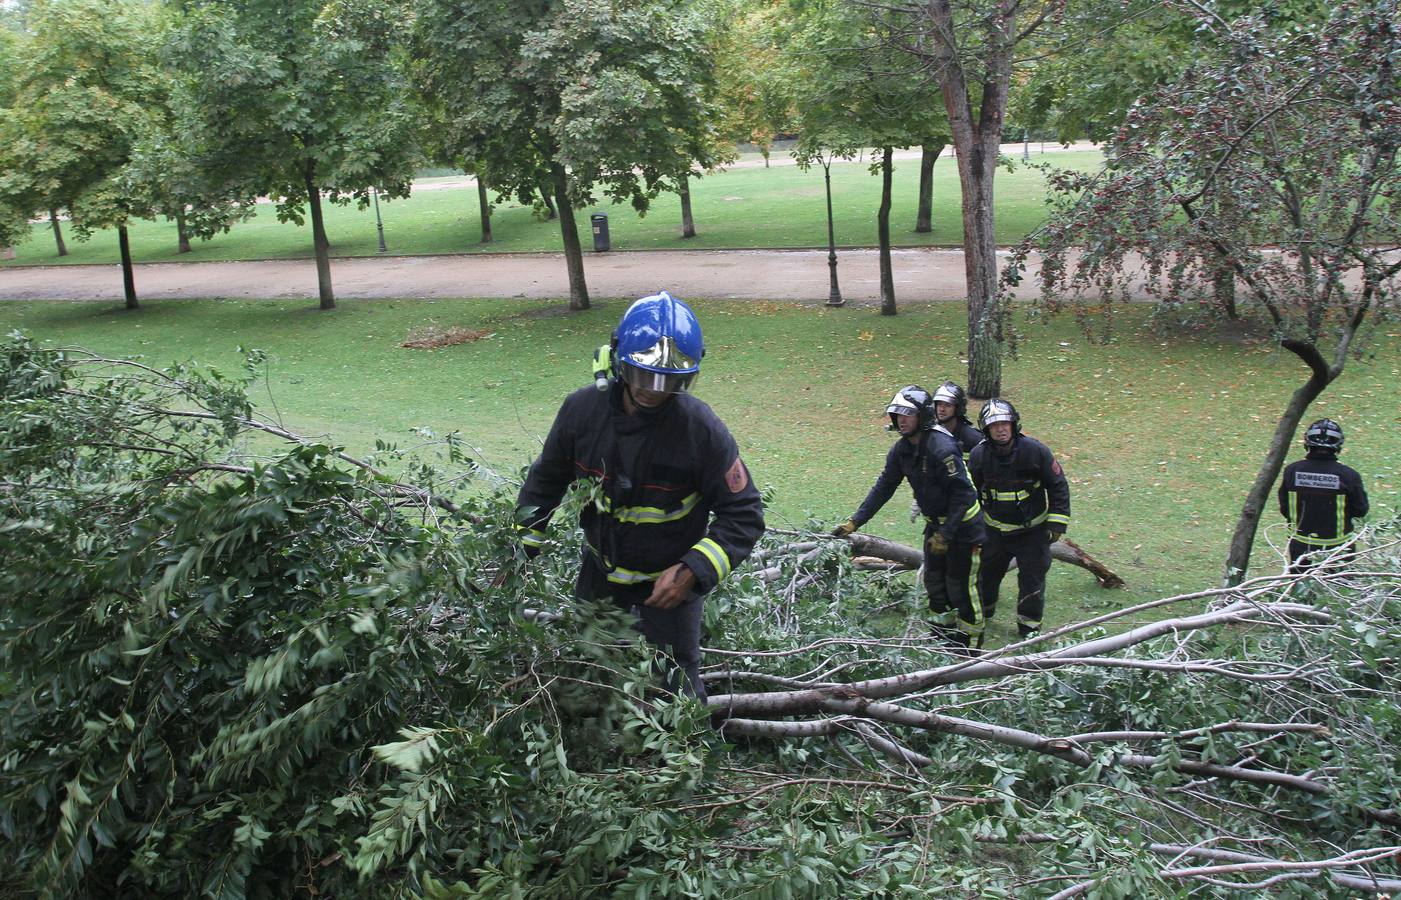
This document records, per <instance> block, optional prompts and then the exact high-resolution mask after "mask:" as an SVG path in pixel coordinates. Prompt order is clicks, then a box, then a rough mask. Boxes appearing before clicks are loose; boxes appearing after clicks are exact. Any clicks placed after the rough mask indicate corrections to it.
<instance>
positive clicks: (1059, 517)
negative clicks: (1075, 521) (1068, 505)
mask: <svg viewBox="0 0 1401 900" xmlns="http://www.w3.org/2000/svg"><path fill="white" fill-rule="evenodd" d="M1046 521H1047V522H1055V523H1056V524H1058V525H1069V524H1070V516H1067V515H1065V514H1064V513H1047V514H1046Z"/></svg>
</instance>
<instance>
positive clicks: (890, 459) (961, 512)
mask: <svg viewBox="0 0 1401 900" xmlns="http://www.w3.org/2000/svg"><path fill="white" fill-rule="evenodd" d="M906 479H908V480H909V482H910V489H911V490H912V491H914V494H915V502H916V503H918V504H919V510H920V512H922V513H924V515H925V517H926V518H928V519H930V520H931V521H932V522H933V523H934V524H935V527H937V528H938V529H939V531H941V532H943V534H944V537H946V538H948V539H949V540H950V541H954V540H959V541H964V542H966V543H980V542H981V541H982V537H983V527H982V526H983V523H982V516H981V515H979V509H978V498H977V495H975V494H974V493H973V484H972V482H970V481H969V480H968V470H967V469H965V468H964V467H963V454H962V453H960V452H959V448H958V444H957V443H955V441H954V438H953V436H952V435H950V434H949V433H948V432H947V431H945V430H943V428H936V429H933V430H931V431H926V432H924V433H922V434H921V435H920V439H919V443H918V444H912V443H910V442H909V441H907V440H905V439H904V438H901V439H900V440H898V441H896V442H895V446H893V447H891V448H890V452H889V453H887V454H886V455H885V469H884V470H882V472H881V473H880V477H879V478H877V479H876V483H875V484H874V485H873V486H872V487H871V490H870V493H868V494H867V495H866V499H865V500H864V501H862V503H861V508H860V509H858V510H857V511H856V515H854V516H852V517H851V520H852V521H853V522H855V523H856V526H857V527H858V528H859V527H861V526H862V525H864V524H865V523H867V522H869V521H870V520H871V517H872V516H874V515H875V514H876V513H877V512H879V511H880V508H881V507H882V506H885V504H886V501H888V500H889V499H890V498H891V497H892V496H893V495H894V494H895V489H896V488H898V487H899V486H900V482H901V481H903V480H906Z"/></svg>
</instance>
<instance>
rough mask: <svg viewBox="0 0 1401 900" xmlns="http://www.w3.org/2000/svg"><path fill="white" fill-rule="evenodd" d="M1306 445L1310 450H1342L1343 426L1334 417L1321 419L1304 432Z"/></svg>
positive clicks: (1334, 451) (1333, 451)
mask: <svg viewBox="0 0 1401 900" xmlns="http://www.w3.org/2000/svg"><path fill="white" fill-rule="evenodd" d="M1304 446H1305V447H1307V448H1309V449H1310V450H1326V451H1328V452H1329V453H1338V452H1340V451H1341V450H1342V449H1343V426H1341V425H1339V424H1338V423H1337V422H1334V421H1333V420H1332V419H1319V420H1318V421H1317V422H1314V423H1313V424H1312V425H1310V426H1309V428H1308V431H1305V432H1304Z"/></svg>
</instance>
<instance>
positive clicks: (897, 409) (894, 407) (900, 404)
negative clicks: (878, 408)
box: [885, 397, 919, 416]
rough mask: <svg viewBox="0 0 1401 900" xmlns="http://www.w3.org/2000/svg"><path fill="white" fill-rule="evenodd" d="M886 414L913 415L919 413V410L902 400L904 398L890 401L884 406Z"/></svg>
mask: <svg viewBox="0 0 1401 900" xmlns="http://www.w3.org/2000/svg"><path fill="white" fill-rule="evenodd" d="M885 411H886V413H887V414H889V415H892V416H914V415H918V414H919V410H917V409H915V408H914V407H913V406H911V405H910V404H908V403H906V402H904V398H903V397H902V398H900V399H899V400H897V401H894V402H892V403H891V404H890V405H889V406H887V407H886V408H885Z"/></svg>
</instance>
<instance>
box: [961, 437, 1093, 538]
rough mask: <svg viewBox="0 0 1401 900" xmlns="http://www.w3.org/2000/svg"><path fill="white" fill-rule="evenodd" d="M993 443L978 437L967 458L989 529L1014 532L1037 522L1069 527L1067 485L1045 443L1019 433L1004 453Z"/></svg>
mask: <svg viewBox="0 0 1401 900" xmlns="http://www.w3.org/2000/svg"><path fill="white" fill-rule="evenodd" d="M993 448H994V444H993V443H992V441H984V442H983V443H981V444H979V445H978V446H977V447H976V448H974V450H973V453H972V454H971V455H970V456H969V458H968V474H969V475H971V476H972V477H973V484H974V485H975V486H976V487H977V489H978V499H980V500H981V501H982V503H983V518H984V519H985V520H986V521H987V525H988V529H989V531H996V532H998V533H999V534H1003V535H1011V534H1018V533H1021V532H1024V531H1028V530H1030V529H1032V528H1035V527H1037V526H1039V525H1042V524H1043V523H1044V524H1045V525H1046V526H1047V527H1049V528H1050V529H1051V530H1052V531H1056V532H1064V531H1065V530H1066V529H1067V528H1069V527H1070V485H1069V484H1068V483H1067V482H1066V480H1065V473H1064V472H1063V471H1061V467H1060V463H1058V462H1056V458H1055V456H1054V455H1052V453H1051V450H1050V448H1049V447H1047V446H1046V445H1045V444H1043V443H1041V442H1040V441H1038V440H1036V439H1035V438H1033V437H1028V436H1027V435H1024V434H1019V435H1016V436H1015V437H1013V438H1012V449H1011V451H1010V452H1008V453H1007V454H1006V455H1002V454H999V453H997V452H995V451H994V449H993Z"/></svg>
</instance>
